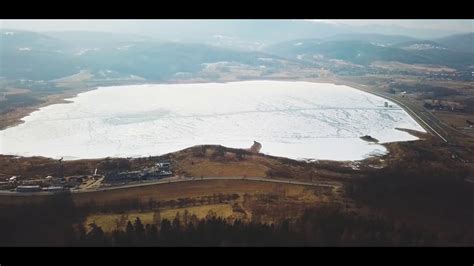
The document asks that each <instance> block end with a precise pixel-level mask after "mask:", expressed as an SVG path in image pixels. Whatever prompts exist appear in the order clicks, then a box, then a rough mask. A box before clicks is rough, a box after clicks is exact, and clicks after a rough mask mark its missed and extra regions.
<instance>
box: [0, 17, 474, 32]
mask: <svg viewBox="0 0 474 266" xmlns="http://www.w3.org/2000/svg"><path fill="white" fill-rule="evenodd" d="M148 21H150V20H148ZM184 21H185V20H184ZM236 21H238V20H236ZM314 21H317V22H325V23H330V24H342V25H352V26H366V25H385V26H389V25H394V26H401V27H407V28H417V29H431V30H452V31H457V32H473V31H474V20H380V19H378V20H371V19H368V20H354V19H347V20H332V19H329V20H318V19H314ZM143 22H144V21H143V20H50V19H44V20H0V27H3V28H13V29H23V30H33V31H64V30H87V31H91V30H92V31H114V32H116V31H120V30H123V29H124V27H125V28H130V27H131V26H138V25H139V24H140V23H143ZM157 22H158V23H159V21H157ZM168 22H169V21H168ZM177 22H178V21H177ZM216 22H217V23H218V20H217V21H216Z"/></svg>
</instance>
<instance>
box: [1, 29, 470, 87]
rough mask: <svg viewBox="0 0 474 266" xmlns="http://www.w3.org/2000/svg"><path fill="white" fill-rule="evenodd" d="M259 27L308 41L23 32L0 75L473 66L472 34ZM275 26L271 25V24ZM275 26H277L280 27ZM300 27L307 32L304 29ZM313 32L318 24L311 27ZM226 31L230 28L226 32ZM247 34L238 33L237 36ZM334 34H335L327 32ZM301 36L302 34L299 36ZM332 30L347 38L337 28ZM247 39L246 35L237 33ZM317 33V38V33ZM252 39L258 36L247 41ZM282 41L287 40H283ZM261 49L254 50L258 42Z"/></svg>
mask: <svg viewBox="0 0 474 266" xmlns="http://www.w3.org/2000/svg"><path fill="white" fill-rule="evenodd" d="M252 23H253V22H252V21H248V24H245V23H244V25H247V26H248V27H251V26H252V25H256V26H259V27H261V30H255V29H254V30H253V31H251V32H254V33H255V32H261V34H263V35H265V36H267V37H268V38H271V36H273V37H275V38H276V36H277V35H278V34H279V33H280V31H281V32H289V31H291V29H294V30H295V32H292V33H291V34H288V35H287V36H285V38H293V37H295V36H303V37H304V38H295V39H292V40H291V41H284V42H279V43H276V44H272V45H264V44H262V43H259V44H258V45H260V46H259V48H258V49H253V48H255V47H253V48H252V49H247V48H249V47H246V45H251V44H250V43H247V42H242V41H241V40H240V39H233V37H226V36H223V35H222V36H219V37H216V36H214V37H213V38H214V39H215V38H217V39H218V40H219V42H217V41H215V42H214V43H212V42H211V41H210V40H208V41H203V43H189V42H178V41H174V42H171V41H163V40H159V39H154V38H152V37H148V36H142V35H137V34H119V33H100V32H50V33H36V32H28V31H18V30H6V29H5V30H1V31H0V58H1V60H0V76H1V77H4V78H7V79H32V80H53V79H58V78H61V77H64V76H68V75H72V74H75V73H78V72H79V71H80V70H83V69H87V70H91V71H95V72H100V71H110V72H114V73H119V75H135V76H139V77H142V78H145V79H148V80H166V79H169V78H171V77H173V76H174V75H175V74H176V73H179V72H189V73H194V72H197V71H199V70H201V69H202V68H203V67H204V65H205V64H206V63H214V62H222V61H225V62H236V63H240V64H246V65H250V66H259V65H262V64H263V63H262V60H260V59H261V58H273V59H281V58H285V59H286V60H291V61H294V62H301V63H304V62H307V61H308V60H310V61H318V60H322V59H338V60H344V61H347V62H351V63H354V64H359V65H367V64H370V63H371V62H374V61H396V62H401V63H407V64H433V65H444V66H449V67H453V68H464V67H466V66H472V65H473V64H474V63H473V62H474V51H473V49H474V48H473V47H474V46H473V45H472V40H473V34H472V33H471V34H462V35H452V36H449V37H444V38H441V39H435V40H418V39H415V38H413V37H407V36H403V35H383V34H373V33H370V34H368V33H363V34H354V33H341V34H333V35H330V32H329V31H328V32H324V31H314V35H316V36H317V37H316V38H306V37H307V36H306V35H311V34H310V32H311V31H310V28H305V27H309V26H308V24H301V21H295V24H292V23H288V22H285V23H282V24H281V26H282V27H286V28H283V29H282V28H279V29H278V31H277V30H274V31H272V32H267V31H265V29H266V28H267V27H269V25H267V24H265V23H258V24H252ZM268 23H270V22H268ZM274 23H275V22H272V23H271V25H274ZM298 25H306V26H304V27H300V26H298ZM313 26H314V25H313ZM224 28H225V27H224ZM243 28H245V27H243V26H239V30H240V31H242V29H243ZM325 29H330V28H327V27H326V28H325ZM297 30H299V32H298V31H297ZM334 30H335V31H336V32H337V31H341V30H340V29H339V28H337V29H336V28H334ZM232 33H233V34H236V35H238V34H244V32H239V31H236V32H232ZM316 33H317V34H316ZM244 37H245V39H246V40H257V39H258V37H259V36H257V35H255V36H254V35H252V34H250V33H249V34H247V35H244ZM280 38H281V36H280ZM253 44H255V43H253Z"/></svg>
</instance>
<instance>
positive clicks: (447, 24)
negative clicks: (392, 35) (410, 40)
mask: <svg viewBox="0 0 474 266" xmlns="http://www.w3.org/2000/svg"><path fill="white" fill-rule="evenodd" d="M313 21H317V22H325V23H330V24H346V25H354V26H366V25H395V26H400V27H406V28H417V29H431V30H452V31H463V32H473V31H474V20H467V19H466V20H460V19H437V20H436V19H398V20H396V19H315V20H313Z"/></svg>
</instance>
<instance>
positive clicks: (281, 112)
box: [0, 81, 425, 160]
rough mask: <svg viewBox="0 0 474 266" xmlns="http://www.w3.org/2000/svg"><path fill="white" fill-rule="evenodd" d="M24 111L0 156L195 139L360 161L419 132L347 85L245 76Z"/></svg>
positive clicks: (125, 150)
mask: <svg viewBox="0 0 474 266" xmlns="http://www.w3.org/2000/svg"><path fill="white" fill-rule="evenodd" d="M68 100H70V101H72V103H68V104H55V105H50V106H46V107H44V108H41V109H40V110H38V111H36V112H33V113H31V114H30V115H29V116H27V117H25V118H24V119H23V120H24V121H25V123H23V124H21V125H18V126H15V127H11V128H8V129H6V130H3V131H0V153H1V154H13V155H22V156H33V155H41V156H47V157H54V158H58V157H64V159H82V158H101V157H107V156H111V157H112V156H114V157H115V156H120V157H130V156H132V157H136V156H149V155H160V154H164V153H168V152H173V151H177V150H180V149H184V148H187V147H190V146H194V145H198V144H220V145H224V146H228V147H233V148H249V147H250V146H251V145H252V143H253V141H254V140H256V141H258V142H260V143H262V150H261V152H262V153H265V154H270V155H275V156H282V157H288V158H293V159H303V158H308V159H330V160H360V159H364V158H367V157H369V156H371V155H374V154H382V153H385V152H386V149H385V148H384V147H383V146H381V145H378V144H372V143H368V142H365V141H363V140H361V139H360V137H361V136H363V135H370V136H372V137H374V138H376V139H378V140H380V142H382V143H383V142H393V141H408V140H416V139H417V138H416V137H414V136H412V135H410V134H408V133H406V132H402V131H399V130H396V129H395V128H396V127H398V128H407V129H414V130H418V131H422V132H425V131H424V130H423V128H422V127H421V126H420V125H418V124H417V123H416V122H415V121H414V120H413V119H412V118H411V117H410V116H409V115H408V114H407V113H406V112H405V111H404V110H403V109H401V108H400V107H399V106H398V105H396V104H394V103H392V102H390V101H388V102H389V104H391V105H392V106H393V107H392V108H390V107H384V102H385V101H386V100H385V99H383V98H380V97H378V96H374V95H371V94H368V93H365V92H362V91H359V90H356V89H353V88H351V87H347V86H341V85H334V84H327V83H312V82H293V81H243V82H230V83H202V84H151V85H131V86H112V87H100V88H98V89H96V90H93V91H89V92H85V93H81V94H79V95H78V96H77V97H75V98H72V99H68Z"/></svg>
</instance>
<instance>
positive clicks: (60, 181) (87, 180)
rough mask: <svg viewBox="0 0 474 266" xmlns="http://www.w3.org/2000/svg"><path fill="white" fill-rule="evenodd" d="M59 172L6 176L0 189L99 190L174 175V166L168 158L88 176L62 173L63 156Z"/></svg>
mask: <svg viewBox="0 0 474 266" xmlns="http://www.w3.org/2000/svg"><path fill="white" fill-rule="evenodd" d="M59 163H60V164H59V171H58V174H57V175H56V176H52V175H48V176H45V177H44V178H35V179H22V178H21V175H15V176H11V177H7V178H5V179H4V180H2V181H0V191H2V192H19V193H36V192H49V193H58V192H68V191H69V192H74V191H78V192H80V191H88V190H94V189H98V188H100V187H103V186H107V187H111V186H120V185H127V184H129V183H131V182H141V181H145V180H159V179H162V178H165V177H171V176H173V168H172V165H171V162H169V161H158V162H156V163H155V164H154V165H153V166H152V167H146V168H143V169H140V170H133V171H132V170H130V171H106V172H104V173H100V172H99V171H98V169H97V168H96V169H95V170H94V172H93V173H92V174H90V175H73V176H64V175H63V173H64V166H63V164H62V159H61V160H59Z"/></svg>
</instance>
